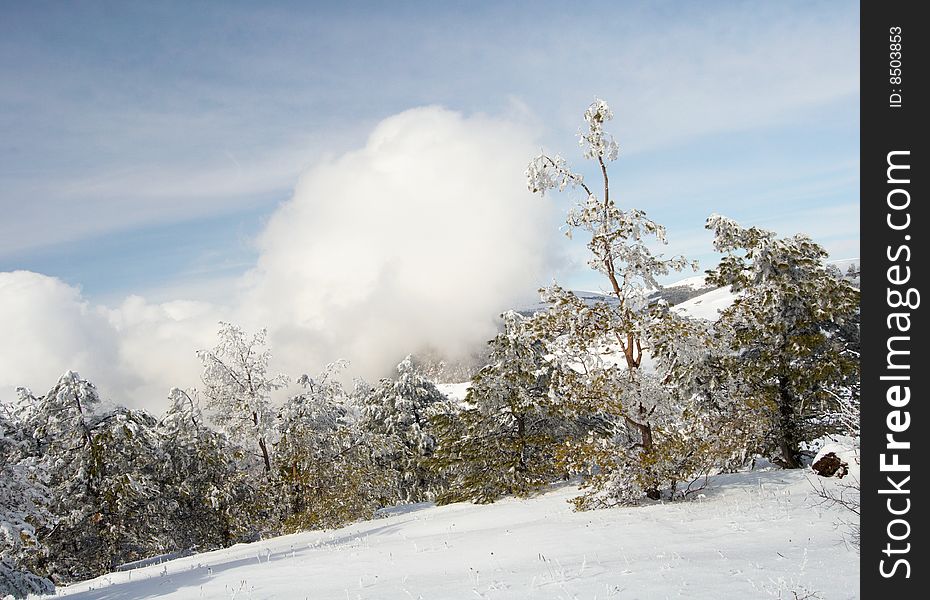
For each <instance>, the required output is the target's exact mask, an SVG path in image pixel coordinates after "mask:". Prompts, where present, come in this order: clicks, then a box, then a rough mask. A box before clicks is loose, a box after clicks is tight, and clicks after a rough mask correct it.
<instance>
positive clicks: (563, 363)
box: [526, 100, 697, 499]
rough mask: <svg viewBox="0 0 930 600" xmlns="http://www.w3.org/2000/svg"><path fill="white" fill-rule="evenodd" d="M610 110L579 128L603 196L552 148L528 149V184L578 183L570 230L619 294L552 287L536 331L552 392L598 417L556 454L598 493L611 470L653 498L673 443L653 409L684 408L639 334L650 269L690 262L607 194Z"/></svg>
mask: <svg viewBox="0 0 930 600" xmlns="http://www.w3.org/2000/svg"><path fill="white" fill-rule="evenodd" d="M612 118H613V112H612V111H611V109H610V107H609V106H608V105H607V103H606V102H604V101H603V100H595V101H594V103H592V104H591V106H589V107H588V109H587V110H586V111H585V114H584V119H585V122H586V123H587V129H586V131H584V132H583V133H582V134H581V136H580V143H581V146H582V148H583V150H584V156H585V158H586V159H588V160H593V161H595V162H596V163H597V166H598V170H599V172H600V176H601V184H602V186H601V191H600V196H598V193H596V192H595V191H594V189H593V188H591V187H589V186H588V185H587V183H585V181H584V178H583V177H582V176H581V175H580V174H578V173H576V172H574V171H572V170H571V169H570V168H569V167H568V165H567V163H566V161H565V160H564V159H563V158H562V157H560V156H558V155H555V156H549V155H546V154H542V155H540V156H538V157H536V158H534V159H533V160H532V161H531V162H530V165H529V167H528V168H527V172H526V175H527V183H528V187H529V189H530V191H532V192H534V193H540V194H545V193H546V192H547V191H548V190H559V191H562V190H565V189H567V188H577V189H580V190H581V191H582V192H583V194H584V196H583V198H582V199H581V201H580V202H579V203H578V204H577V205H576V206H575V207H574V208H572V210H571V211H570V212H569V214H568V219H567V224H568V226H569V229H568V234H569V235H571V234H572V232H573V231H574V230H576V229H581V230H582V231H584V232H586V233H587V234H588V235H589V236H590V240H589V242H588V249H589V251H590V253H591V254H590V255H591V259H590V261H589V264H590V266H591V267H592V268H593V269H595V270H596V271H598V272H599V273H602V274H603V275H604V276H605V277H606V278H607V281H608V282H609V284H610V288H609V290H610V292H611V294H612V295H613V296H615V298H616V301H615V302H611V303H607V302H595V303H593V305H589V304H588V303H586V302H584V301H582V300H581V299H580V298H577V297H574V294H571V293H570V292H567V291H565V290H562V289H561V288H558V287H557V286H556V287H553V288H551V289H549V290H544V292H543V299H544V300H545V301H547V302H549V304H550V305H551V309H550V310H549V311H548V315H539V316H538V318H537V320H536V321H537V322H536V325H535V328H536V330H537V334H538V335H539V336H540V338H541V339H546V340H547V344H549V346H550V352H549V354H550V355H551V356H553V360H554V362H555V363H557V366H558V373H559V378H558V379H557V382H558V385H559V395H560V396H563V397H564V398H565V401H566V402H565V403H566V406H569V407H571V409H572V410H573V411H574V412H576V413H577V414H578V415H579V416H580V417H584V418H586V419H589V420H591V419H593V420H594V421H595V423H594V424H595V425H597V423H598V422H599V423H600V426H595V427H593V428H592V429H590V434H589V435H588V441H587V442H584V443H573V444H572V445H571V446H570V447H568V448H566V449H563V454H562V460H563V462H564V463H565V464H566V465H570V466H572V467H573V468H582V467H584V469H585V470H588V471H590V472H592V473H598V474H599V475H598V477H597V478H595V480H594V481H593V485H594V488H595V493H597V494H600V493H601V492H603V491H604V490H603V488H604V485H605V484H604V482H606V481H608V480H610V481H618V479H617V477H614V474H617V473H620V472H621V471H623V472H627V475H626V476H627V477H628V479H629V480H630V481H632V480H633V479H636V480H637V481H638V483H637V485H638V486H640V487H637V488H634V489H640V488H641V491H642V492H643V493H644V494H645V495H646V496H648V497H650V498H654V499H657V498H659V496H660V488H661V487H662V486H663V485H664V484H663V483H662V482H663V481H664V480H665V479H668V478H667V477H664V476H662V477H660V476H658V475H649V474H648V473H650V472H654V471H655V469H653V468H652V465H656V464H658V463H659V462H660V461H665V462H667V460H666V458H667V457H668V454H669V452H670V448H671V445H670V443H667V444H666V446H665V447H664V448H660V447H659V446H658V441H659V440H660V439H665V440H666V441H668V440H669V439H670V438H669V436H668V435H664V436H663V435H660V433H661V432H660V431H659V429H660V428H661V429H663V431H665V432H668V431H671V430H670V429H669V426H668V424H663V423H661V422H660V420H659V415H663V414H666V415H670V414H675V413H678V414H683V413H682V411H681V409H680V407H678V409H675V407H674V406H672V402H671V395H670V394H668V393H665V392H662V391H660V390H658V388H657V386H656V383H655V382H652V381H650V382H646V383H644V382H643V381H641V375H640V366H641V364H642V358H643V350H644V338H646V336H647V335H648V330H649V328H650V327H651V326H652V323H653V318H652V316H651V315H650V311H649V310H648V302H647V290H651V289H655V288H657V287H659V284H658V281H657V278H658V277H659V276H661V275H666V274H668V273H669V272H671V271H680V270H682V269H684V268H685V267H688V266H691V267H693V268H695V269H696V268H697V266H696V264H695V263H691V262H689V261H687V260H686V259H685V258H683V257H680V256H678V257H673V258H664V257H662V256H661V255H657V254H654V253H653V252H652V250H651V249H650V245H649V242H650V238H654V239H655V240H656V241H658V242H660V243H663V244H664V243H666V240H665V229H664V227H662V226H661V225H659V224H657V223H656V222H654V221H652V220H650V219H649V218H647V217H646V213H645V212H643V211H642V210H639V209H635V208H632V209H628V210H621V209H620V208H619V207H618V206H617V204H616V202H615V200H614V198H613V197H612V196H611V189H610V179H609V175H608V169H607V164H608V163H609V162H611V161H614V160H616V159H617V157H618V154H619V147H618V145H617V143H616V142H615V141H614V139H613V137H612V136H611V135H610V134H609V133H607V132H606V131H605V130H604V126H605V124H606V123H607V122H608V121H609V120H611V119H612ZM611 354H616V355H618V356H622V357H623V362H622V364H623V365H624V366H625V367H626V369H625V372H621V370H620V369H618V368H617V366H616V365H615V364H614V363H613V362H606V361H604V360H603V356H604V355H611ZM579 365H580V368H578V366H579ZM663 405H668V406H663ZM585 415H587V416H585ZM662 457H666V458H662ZM672 462H675V461H672ZM633 465H638V466H637V467H636V468H633ZM632 471H636V473H637V474H636V475H635V476H634V473H633V472H632ZM608 474H610V475H609V476H608ZM619 477H621V478H622V477H624V476H623V475H619ZM612 487H614V488H617V486H615V485H612ZM621 487H622V488H623V489H622V491H621V488H617V490H618V491H617V494H618V497H623V498H624V499H629V498H631V497H633V496H636V494H637V493H638V492H632V495H631V492H630V491H629V490H627V489H626V486H621Z"/></svg>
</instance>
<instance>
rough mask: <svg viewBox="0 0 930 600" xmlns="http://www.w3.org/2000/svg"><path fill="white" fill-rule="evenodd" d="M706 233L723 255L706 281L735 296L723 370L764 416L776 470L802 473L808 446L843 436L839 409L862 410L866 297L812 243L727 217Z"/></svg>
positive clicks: (712, 222)
mask: <svg viewBox="0 0 930 600" xmlns="http://www.w3.org/2000/svg"><path fill="white" fill-rule="evenodd" d="M707 228H708V229H710V230H711V231H713V232H714V236H715V237H714V248H715V249H716V250H717V251H718V252H721V253H723V254H724V257H723V259H722V260H721V261H720V264H719V265H718V267H717V268H716V269H714V270H712V271H710V272H709V275H708V278H707V280H708V282H709V283H712V284H714V285H720V286H724V285H729V286H730V287H731V289H732V291H733V292H734V294H736V296H737V298H736V300H735V301H734V303H733V304H732V305H731V306H730V307H728V308H727V309H725V310H724V311H723V312H722V313H721V316H720V319H719V320H718V321H717V327H718V328H719V329H721V330H722V331H726V332H728V334H729V335H728V338H727V340H726V344H727V350H728V351H729V352H727V353H726V354H724V355H723V357H722V359H721V360H722V361H723V369H724V371H725V372H726V373H727V374H728V375H729V377H731V378H733V379H736V380H738V381H740V382H742V384H743V386H744V388H745V394H746V401H747V402H749V403H752V404H753V405H754V406H755V407H757V409H758V410H759V418H760V419H764V421H765V423H766V436H765V441H766V443H767V445H768V450H769V451H770V452H772V453H774V454H775V457H776V458H775V460H776V461H777V462H779V463H780V464H781V465H783V466H785V467H789V468H796V467H799V466H801V464H802V455H801V444H802V443H803V442H808V441H812V440H814V439H816V438H818V437H820V436H822V435H824V434H826V433H830V432H833V431H836V430H837V429H838V428H841V427H842V425H843V424H842V422H841V419H839V418H838V414H839V413H840V412H841V408H842V407H841V404H842V403H843V402H858V380H859V360H858V349H859V338H858V336H859V333H858V319H859V291H858V289H857V288H856V287H855V286H854V285H853V284H852V283H850V282H849V281H847V280H846V279H844V278H843V277H842V276H840V274H839V273H838V272H836V270H835V269H832V270H831V269H829V268H828V267H827V265H825V263H824V259H825V258H826V256H827V253H826V251H825V250H824V249H823V248H822V247H821V246H819V245H818V244H816V243H814V242H813V241H812V240H811V239H810V238H808V237H806V236H803V235H795V236H793V237H788V238H779V237H777V236H776V235H775V233H773V232H771V231H766V230H764V229H759V228H757V227H748V228H746V227H742V226H740V225H739V224H738V223H737V222H735V221H733V220H731V219H728V218H725V217H722V216H719V215H712V216H710V217H709V218H708V220H707ZM853 396H855V398H853Z"/></svg>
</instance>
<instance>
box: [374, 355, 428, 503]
mask: <svg viewBox="0 0 930 600" xmlns="http://www.w3.org/2000/svg"><path fill="white" fill-rule="evenodd" d="M445 399H446V398H445V396H444V395H443V394H442V392H440V391H439V389H438V388H436V386H435V385H433V383H432V382H430V381H429V380H428V379H426V378H425V377H424V376H423V375H421V374H420V372H419V370H418V369H417V367H416V365H415V364H414V362H413V358H412V357H411V356H407V357H406V358H405V359H404V360H403V361H402V362H401V363H400V364H398V365H397V377H396V378H395V379H382V380H381V381H380V382H379V384H378V385H377V386H376V387H375V388H374V389H373V390H371V391H370V392H369V393H368V394H366V395H365V396H364V397H363V399H362V401H361V402H362V407H361V415H360V420H359V426H360V427H361V428H362V429H363V430H365V431H368V432H371V433H373V434H375V435H378V436H383V437H384V438H385V439H386V442H387V443H388V444H389V452H388V454H387V455H386V456H384V457H382V460H383V461H384V462H385V463H386V465H387V468H389V469H390V470H392V471H395V472H396V477H397V498H398V500H399V501H402V502H419V501H422V500H432V499H433V498H434V497H435V493H436V491H437V487H436V485H435V482H434V477H433V475H432V473H431V472H430V470H429V469H428V468H427V466H426V460H427V459H428V458H429V457H430V456H432V454H433V450H434V449H435V446H436V440H435V438H434V436H433V433H432V427H431V425H430V421H429V411H430V407H432V406H433V405H434V404H436V403H439V402H443V401H445Z"/></svg>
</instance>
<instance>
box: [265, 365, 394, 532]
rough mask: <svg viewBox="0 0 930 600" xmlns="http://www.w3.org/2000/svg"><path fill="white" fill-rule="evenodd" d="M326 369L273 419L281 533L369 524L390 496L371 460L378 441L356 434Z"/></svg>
mask: <svg viewBox="0 0 930 600" xmlns="http://www.w3.org/2000/svg"><path fill="white" fill-rule="evenodd" d="M343 366H344V363H343V362H337V363H333V364H330V365H328V366H327V368H326V369H325V370H324V371H323V373H322V374H321V375H320V376H319V377H317V378H316V379H314V378H312V377H309V376H307V375H303V376H301V377H300V378H299V379H298V380H297V383H298V384H299V385H301V386H302V387H303V392H302V393H300V394H298V395H296V396H293V397H292V398H290V399H289V400H288V401H287V402H285V404H284V406H283V407H282V408H281V410H280V412H279V416H278V421H277V423H278V430H279V437H280V441H279V442H278V444H277V446H276V457H277V465H278V470H279V471H278V478H279V480H280V481H281V482H282V483H283V484H284V490H283V494H284V499H285V502H286V504H287V510H286V513H285V514H284V515H283V516H282V518H283V527H284V530H285V531H288V532H290V531H298V530H301V529H312V528H320V527H338V526H340V525H343V524H345V523H347V522H350V521H353V520H356V519H364V518H370V517H371V516H372V515H373V514H374V511H375V510H376V509H377V508H378V507H380V506H382V505H383V504H384V502H385V500H386V499H387V497H389V496H390V481H389V479H388V477H387V475H386V473H385V472H384V470H383V469H382V468H381V467H380V466H379V464H378V462H377V460H376V458H377V456H379V455H382V454H383V453H384V444H383V441H382V439H381V438H380V436H376V435H374V434H372V433H370V432H365V431H362V430H361V429H360V428H359V427H358V423H357V419H356V416H355V415H354V414H353V413H352V411H351V407H350V404H349V401H348V398H347V396H346V393H345V391H344V389H343V388H342V385H341V384H340V383H339V381H338V379H337V373H338V371H339V370H341V369H342V368H343Z"/></svg>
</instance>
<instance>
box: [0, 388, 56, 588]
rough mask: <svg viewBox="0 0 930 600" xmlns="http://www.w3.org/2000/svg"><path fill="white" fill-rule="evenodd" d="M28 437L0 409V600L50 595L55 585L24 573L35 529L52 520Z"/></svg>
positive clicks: (12, 417)
mask: <svg viewBox="0 0 930 600" xmlns="http://www.w3.org/2000/svg"><path fill="white" fill-rule="evenodd" d="M27 435H28V434H27V433H26V431H25V430H24V428H23V427H22V424H21V423H20V422H19V421H18V420H17V419H16V417H15V415H12V414H10V412H9V411H8V409H7V407H5V406H2V405H0V597H6V596H7V595H11V596H13V597H15V598H24V597H25V596H26V595H28V594H51V593H54V591H55V586H54V584H53V583H52V582H51V581H50V580H48V579H46V578H44V577H40V576H38V575H35V574H34V573H32V572H30V571H29V570H27V569H26V567H25V563H27V562H29V559H30V557H31V556H32V555H33V554H34V553H35V552H36V551H37V550H38V540H37V538H36V527H37V526H40V525H42V524H44V523H45V522H47V520H48V519H49V518H50V517H51V515H50V514H49V513H48V511H47V508H46V507H47V505H48V501H49V500H48V490H47V489H46V488H45V486H43V485H42V484H41V483H40V481H39V480H37V474H36V473H35V470H36V468H37V463H36V461H35V457H34V456H29V448H28V447H29V443H28V442H29V440H28V436H27Z"/></svg>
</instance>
